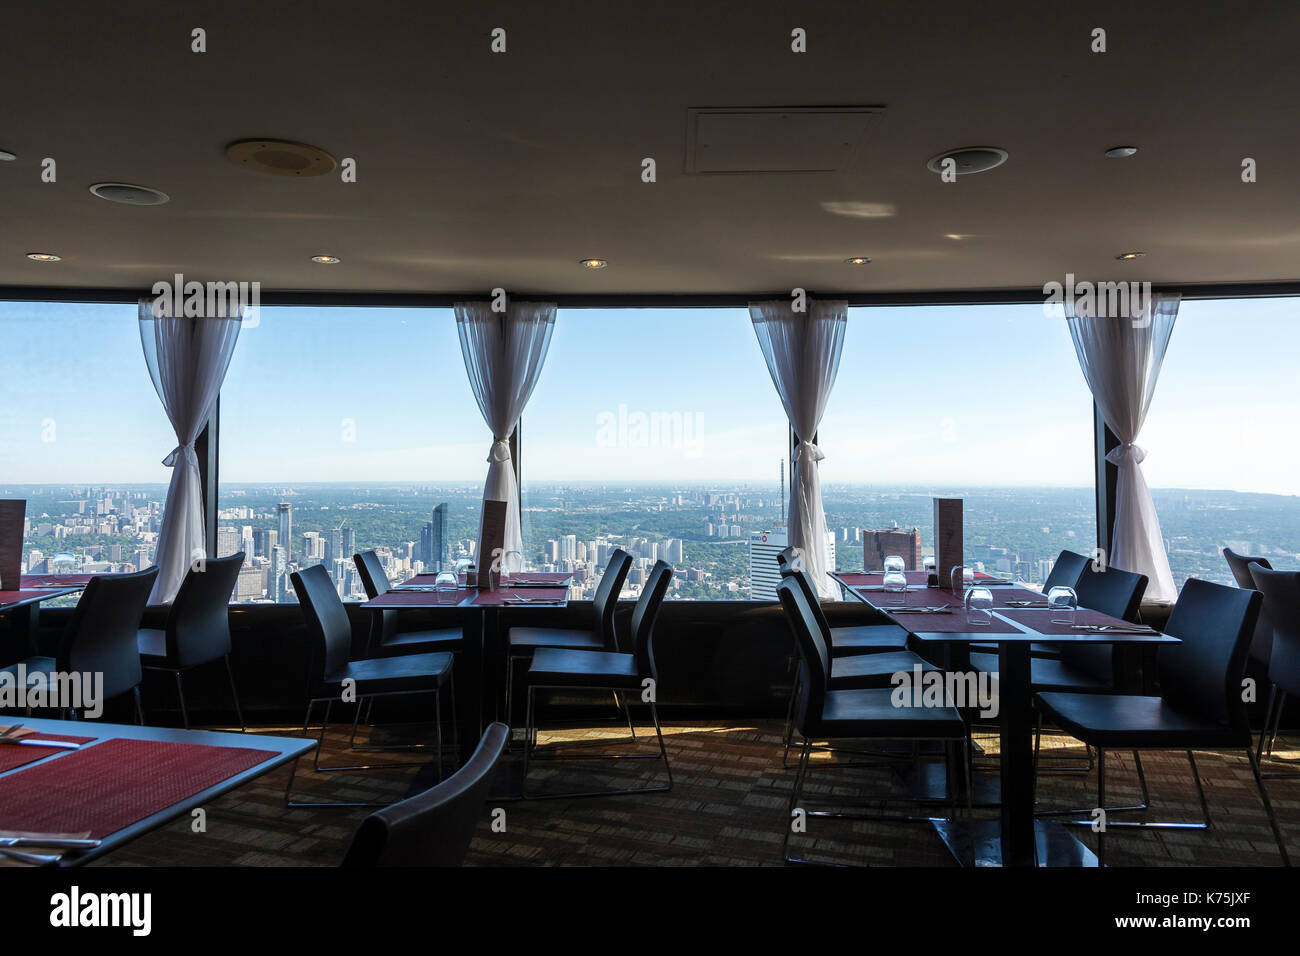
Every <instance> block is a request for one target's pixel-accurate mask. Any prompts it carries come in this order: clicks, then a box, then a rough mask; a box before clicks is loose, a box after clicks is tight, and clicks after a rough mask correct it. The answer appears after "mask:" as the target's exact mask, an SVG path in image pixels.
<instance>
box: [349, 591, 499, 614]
mask: <svg viewBox="0 0 1300 956" xmlns="http://www.w3.org/2000/svg"><path fill="white" fill-rule="evenodd" d="M476 593H477V592H475V591H474V590H473V589H472V588H457V589H456V590H454V591H389V592H387V593H385V594H381V595H379V597H377V598H374V599H373V600H370V601H367V602H366V605H365V606H366V607H370V608H379V609H384V608H395V607H458V606H460V605H461V604H463V603H464V602H465V601H467V600H468V599H469V598H471V597H472V596H473V595H474V594H476Z"/></svg>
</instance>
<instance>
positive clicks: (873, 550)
mask: <svg viewBox="0 0 1300 956" xmlns="http://www.w3.org/2000/svg"><path fill="white" fill-rule="evenodd" d="M891 554H896V555H898V556H899V557H901V558H902V559H903V563H904V566H905V567H906V568H907V570H909V571H919V570H921V531H920V529H919V528H912V529H911V530H908V531H904V530H903V529H902V528H898V527H894V528H887V529H885V530H883V531H864V532H862V567H863V569H864V570H867V571H879V570H881V569H883V568H884V566H885V558H887V557H888V556H889V555H891Z"/></svg>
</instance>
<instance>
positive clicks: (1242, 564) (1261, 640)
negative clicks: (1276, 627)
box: [1223, 548, 1273, 666]
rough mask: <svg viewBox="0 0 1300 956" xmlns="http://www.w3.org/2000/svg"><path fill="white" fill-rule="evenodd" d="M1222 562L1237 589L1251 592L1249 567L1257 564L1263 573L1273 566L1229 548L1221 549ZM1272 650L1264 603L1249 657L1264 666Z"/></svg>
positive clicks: (1252, 585)
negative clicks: (1229, 572) (1224, 561)
mask: <svg viewBox="0 0 1300 956" xmlns="http://www.w3.org/2000/svg"><path fill="white" fill-rule="evenodd" d="M1223 557H1224V560H1226V561H1227V562H1228V570H1230V571H1231V572H1232V578H1233V580H1234V581H1236V582H1237V587H1239V588H1246V589H1247V590H1252V589H1254V587H1255V580H1254V578H1253V577H1252V576H1251V571H1250V566H1251V565H1252V564H1258V565H1259V566H1260V567H1262V568H1263V569H1264V570H1265V571H1271V570H1272V569H1273V565H1271V564H1269V563H1268V558H1252V557H1249V556H1248V555H1244V554H1238V553H1237V552H1235V551H1233V550H1232V549H1231V548H1224V549H1223ZM1272 650H1273V622H1272V621H1271V620H1269V616H1268V602H1267V601H1265V602H1264V610H1262V611H1260V612H1259V623H1258V624H1256V625H1255V636H1254V637H1253V638H1251V641H1250V656H1251V657H1252V658H1253V659H1255V660H1257V661H1259V662H1260V663H1261V664H1264V665H1265V666H1267V665H1268V662H1269V654H1270V653H1271V652H1272Z"/></svg>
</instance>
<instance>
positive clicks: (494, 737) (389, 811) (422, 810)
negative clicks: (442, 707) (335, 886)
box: [340, 722, 510, 868]
mask: <svg viewBox="0 0 1300 956" xmlns="http://www.w3.org/2000/svg"><path fill="white" fill-rule="evenodd" d="M509 735H510V728H509V727H507V726H506V725H505V724H503V723H499V722H498V723H494V724H489V725H488V728H487V730H486V731H484V733H483V737H482V739H481V740H479V742H478V747H476V748H475V749H474V755H473V756H472V757H470V758H469V761H468V762H467V763H466V764H465V766H463V767H461V768H460V769H459V770H457V771H456V772H455V773H454V774H452V775H451V776H450V777H448V778H447V779H446V780H444V781H443V782H442V783H440V784H437V785H436V786H433V787H430V788H429V789H428V790H426V791H424V793H421V794H417V795H416V796H414V797H410V798H408V799H406V800H403V801H401V802H400V803H395V804H393V805H392V806H391V807H385V808H384V809H382V810H379V811H376V812H375V813H372V814H370V816H368V817H366V818H365V819H364V820H362V821H361V826H360V827H358V828H357V832H356V833H355V834H353V836H352V843H351V844H350V845H349V846H348V849H347V853H346V854H344V857H343V862H342V864H340V865H341V866H344V867H348V868H354V867H370V866H460V865H461V864H462V863H463V862H464V861H465V854H466V853H467V852H468V851H469V844H470V841H471V840H472V839H473V837H474V830H475V829H476V828H477V826H478V822H479V818H480V817H481V816H482V814H483V807H484V805H485V804H486V802H487V797H488V788H489V786H490V785H491V783H492V771H493V769H494V768H495V767H496V764H497V761H498V760H499V759H500V757H501V754H502V752H503V751H504V750H505V748H506V740H507V739H508V737H509Z"/></svg>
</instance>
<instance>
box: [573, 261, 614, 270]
mask: <svg viewBox="0 0 1300 956" xmlns="http://www.w3.org/2000/svg"><path fill="white" fill-rule="evenodd" d="M578 261H579V262H580V263H581V264H582V267H583V268H584V269H603V268H605V266H607V265H609V262H608V261H606V260H605V259H580V260H578Z"/></svg>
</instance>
